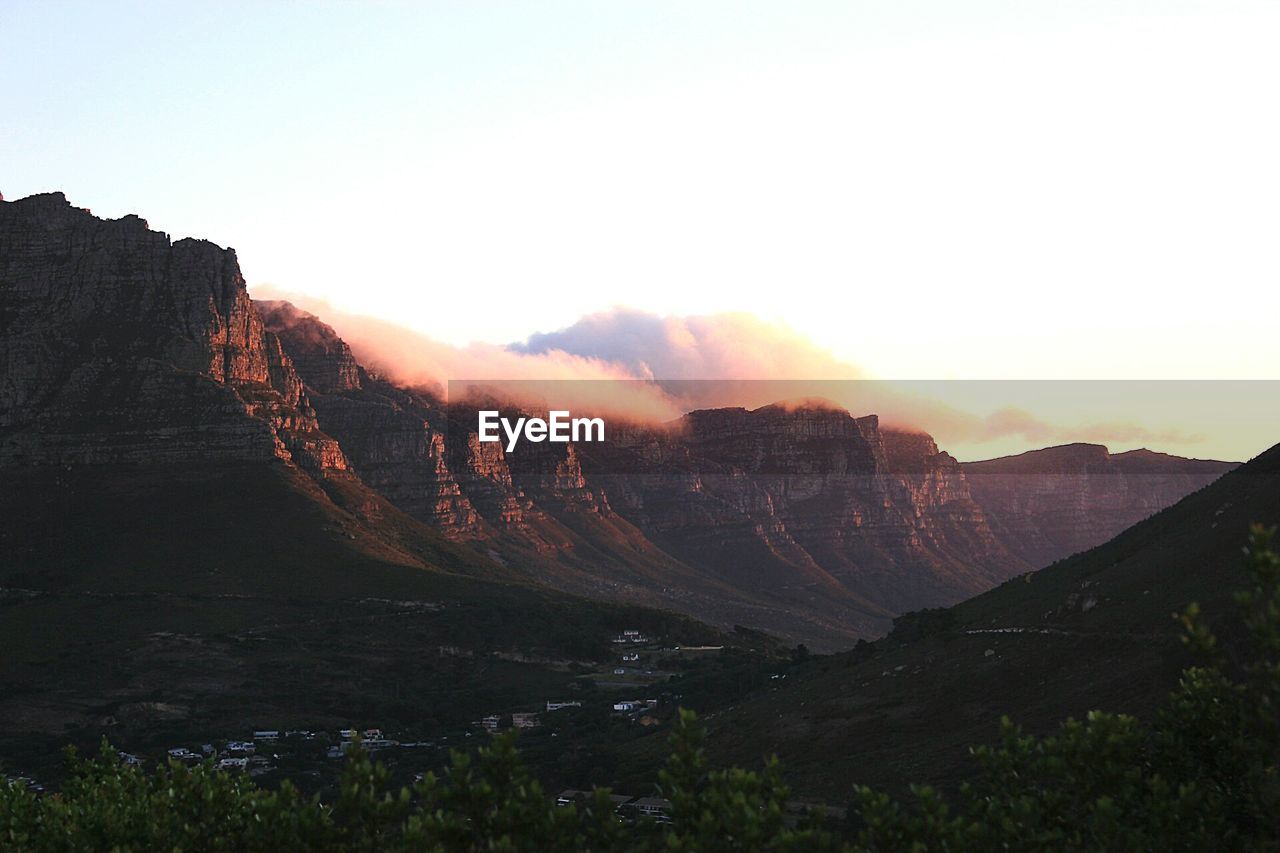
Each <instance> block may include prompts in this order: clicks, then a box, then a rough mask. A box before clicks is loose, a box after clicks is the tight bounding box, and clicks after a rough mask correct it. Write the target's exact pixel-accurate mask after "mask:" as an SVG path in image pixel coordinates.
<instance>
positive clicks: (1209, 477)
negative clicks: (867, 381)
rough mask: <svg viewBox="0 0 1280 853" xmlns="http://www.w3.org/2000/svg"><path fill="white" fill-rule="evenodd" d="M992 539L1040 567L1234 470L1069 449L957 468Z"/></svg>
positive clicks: (1139, 454) (1145, 453)
mask: <svg viewBox="0 0 1280 853" xmlns="http://www.w3.org/2000/svg"><path fill="white" fill-rule="evenodd" d="M962 467H963V469H964V472H965V474H966V476H967V477H968V480H969V483H970V488H971V490H972V492H973V494H974V496H975V498H976V499H977V500H978V501H979V503H981V505H982V506H983V507H984V508H985V509H986V511H987V513H988V515H989V517H990V518H991V522H992V526H993V528H994V529H995V531H996V533H997V535H998V538H999V539H1000V541H1001V542H1002V543H1004V545H1005V546H1006V547H1007V548H1008V549H1009V550H1010V551H1012V552H1013V553H1015V554H1018V555H1019V556H1020V557H1021V558H1022V559H1023V560H1024V561H1026V562H1028V563H1029V564H1031V566H1033V567H1036V568H1039V567H1041V566H1046V565H1048V564H1049V563H1052V562H1053V561H1055V560H1059V559H1062V558H1063V557H1067V556H1070V555H1072V554H1075V553H1078V552H1080V551H1085V550H1088V549H1089V548H1092V547H1094V546H1097V545H1100V544H1102V543H1103V542H1106V541H1107V540H1109V539H1111V538H1112V537H1114V536H1116V535H1118V534H1119V533H1120V532H1121V531H1122V530H1125V529H1126V528H1128V527H1131V526H1132V525H1134V524H1136V523H1137V522H1139V521H1141V520H1142V519H1144V518H1147V517H1148V516H1151V515H1154V514H1155V513H1157V512H1159V511H1160V510H1162V509H1164V508H1165V507H1167V506H1170V505H1172V504H1174V503H1177V502H1178V501H1179V500H1181V499H1182V498H1184V497H1186V496H1187V495H1189V494H1191V493H1192V492H1194V491H1197V490H1198V489H1201V488H1203V487H1204V486H1207V485H1208V484H1209V483H1211V482H1213V481H1214V480H1216V479H1218V478H1219V477H1220V476H1222V475H1223V474H1225V473H1226V472H1227V471H1230V470H1231V469H1232V468H1234V467H1236V466H1235V463H1231V462H1216V461H1212V460H1202V459H1184V458H1181V457H1178V456H1169V455H1167V454H1163V453H1154V452H1152V451H1150V450H1133V451H1129V452H1127V453H1116V454H1112V453H1110V452H1109V451H1108V450H1107V448H1105V447H1103V446H1102V445H1098V444H1068V445H1063V446H1061V447H1049V448H1045V449H1044V450H1034V451H1031V452H1029V453H1023V454H1020V455H1018V456H1006V457H1002V458H1000V459H989V460H986V461H983V462H967V463H965V464H964V465H963V466H962Z"/></svg>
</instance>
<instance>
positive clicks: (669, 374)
mask: <svg viewBox="0 0 1280 853" xmlns="http://www.w3.org/2000/svg"><path fill="white" fill-rule="evenodd" d="M509 349H511V350H514V351H516V352H521V353H528V354H531V355H548V354H551V353H555V352H561V353H567V354H570V355H575V356H580V357H583V358H597V359H601V360H604V361H608V362H611V363H613V364H617V365H619V366H621V367H623V368H625V369H626V370H628V371H629V372H630V373H631V374H632V375H634V376H638V377H641V378H645V379H756V380H759V379H858V378H861V377H862V371H860V370H859V369H858V368H857V367H855V366H853V365H852V364H849V363H848V362H845V361H842V360H840V359H838V358H836V357H835V356H834V355H832V354H831V353H830V352H829V351H827V350H825V349H823V348H822V347H819V346H817V345H816V344H814V343H813V342H811V341H809V340H807V339H805V338H804V337H802V336H801V335H799V334H797V333H796V332H794V331H792V330H791V329H789V328H787V327H786V326H784V325H781V324H777V323H769V322H766V321H764V320H761V319H760V318H758V317H755V316H753V315H751V314H744V313H725V314H709V315H702V316H693V317H675V316H666V317H663V316H659V315H657V314H650V313H647V312H644V311H638V310H635V309H630V308H615V309H613V310H611V311H603V312H600V313H596V314H589V315H587V316H586V317H583V318H582V319H580V320H578V321H577V322H576V323H574V324H573V325H571V326H566V327H565V328H563V329H560V330H558V331H554V332H546V333H538V334H534V335H530V336H529V338H528V339H527V340H525V341H524V342H523V343H519V344H513V345H512V346H511V347H509Z"/></svg>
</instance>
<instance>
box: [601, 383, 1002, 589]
mask: <svg viewBox="0 0 1280 853" xmlns="http://www.w3.org/2000/svg"><path fill="white" fill-rule="evenodd" d="M616 444H617V445H619V446H615V447H613V448H610V451H609V452H610V453H612V454H613V456H612V458H609V459H607V460H601V461H600V464H599V466H598V467H599V469H603V470H604V471H605V472H606V473H604V474H602V475H600V476H599V477H598V478H596V479H598V480H601V481H603V483H604V491H605V492H606V493H607V494H608V496H609V499H610V502H611V505H612V506H613V508H614V509H615V510H616V511H617V512H619V513H621V514H622V515H624V516H626V517H628V518H630V519H631V520H633V521H634V522H635V523H636V524H637V525H638V526H640V528H641V529H643V530H645V531H646V533H648V534H649V535H650V536H651V537H653V538H654V539H655V541H657V542H658V543H659V544H660V545H662V546H663V547H664V548H665V549H666V550H668V551H669V552H671V553H674V554H676V555H678V556H680V557H681V558H682V559H685V560H688V561H694V562H700V563H704V564H707V565H709V566H713V567H716V568H717V569H718V570H719V571H720V572H721V573H722V574H723V576H724V577H725V578H726V580H730V581H732V582H734V583H747V584H752V585H755V586H758V587H760V588H762V589H763V588H777V587H792V588H798V587H803V586H811V587H812V588H813V589H814V590H815V591H818V590H821V589H823V588H827V587H832V586H834V587H838V588H840V589H842V590H844V591H846V592H849V593H852V594H853V595H854V596H856V597H858V598H860V599H864V600H868V601H873V602H876V603H877V604H878V605H880V606H883V607H886V608H888V609H891V610H899V609H911V608H913V607H920V606H926V605H931V604H938V603H942V602H944V601H949V600H954V599H956V598H958V597H963V596H964V595H965V594H968V593H969V592H971V591H974V590H977V589H985V588H987V587H989V586H991V585H992V584H994V583H996V582H998V581H999V580H1001V579H1003V578H1004V577H1007V576H1008V575H1009V574H1011V573H1014V572H1017V571H1021V570H1022V569H1023V568H1024V566H1023V564H1022V563H1021V561H1019V560H1018V559H1016V558H1015V557H1013V556H1012V555H1010V554H1009V553H1008V552H1007V551H1005V550H1004V549H1003V548H1002V547H1001V546H1000V544H999V543H998V542H997V541H996V539H995V537H994V536H993V535H992V533H991V530H990V529H989V527H988V526H987V524H986V521H985V518H984V516H983V514H982V511H981V509H980V508H979V507H978V506H977V505H976V504H975V503H974V501H973V500H972V497H971V496H970V495H969V492H968V488H967V486H966V484H965V478H964V474H963V472H962V471H960V469H959V466H958V464H957V463H956V462H955V460H954V459H952V458H951V457H950V456H949V455H947V454H945V453H940V452H939V451H938V449H937V447H936V445H935V444H934V443H933V440H932V439H931V438H929V437H928V436H923V435H922V436H914V435H908V434H905V433H893V432H887V431H882V430H881V428H880V425H879V420H878V418H876V417H875V416H867V417H853V416H852V415H850V414H849V413H848V412H846V411H843V410H840V409H837V408H834V407H828V406H799V407H796V406H780V405H779V406H766V407H764V408H761V409H756V410H754V411H748V410H745V409H734V408H731V409H716V410H707V411H698V412H691V413H690V414H689V415H687V416H686V417H685V418H684V419H683V421H682V423H681V424H680V425H679V427H678V428H677V429H674V430H667V431H663V432H661V433H658V432H654V433H649V434H646V433H645V432H644V431H643V430H636V431H633V432H632V433H631V434H628V435H624V436H623V437H622V438H621V439H619V441H618V442H617V443H616ZM628 449H629V450H630V451H632V456H633V458H631V459H629V460H628V459H625V458H619V456H620V454H623V453H625V452H626V450H628ZM583 453H584V455H586V456H587V458H588V459H591V458H592V457H593V451H592V450H589V449H587V448H585V447H584V449H583ZM622 471H625V472H626V473H625V474H624V473H618V472H622ZM587 476H588V480H589V481H591V480H592V479H593V471H592V467H591V466H590V465H588V466H587Z"/></svg>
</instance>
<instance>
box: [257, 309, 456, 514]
mask: <svg viewBox="0 0 1280 853" xmlns="http://www.w3.org/2000/svg"><path fill="white" fill-rule="evenodd" d="M255 304H256V306H257V308H258V311H259V313H260V314H261V316H262V318H263V322H264V323H265V325H266V328H267V329H268V330H269V333H270V334H272V335H274V336H276V337H277V338H278V339H279V340H280V341H282V342H283V346H284V348H285V350H286V351H287V352H288V354H289V357H290V358H291V360H292V361H293V364H294V365H295V366H296V368H297V372H298V374H299V376H300V377H301V379H302V381H303V383H304V385H305V390H306V394H307V396H308V398H309V400H310V401H311V405H312V407H313V408H314V410H315V412H316V416H317V421H318V423H320V424H321V425H322V426H323V429H324V430H325V431H326V432H327V433H328V434H330V435H333V436H335V437H336V438H337V439H338V441H339V442H340V443H341V445H342V447H343V449H344V451H345V453H346V455H347V457H348V458H349V459H350V460H351V464H352V466H353V467H354V469H355V470H356V472H357V473H358V474H359V475H360V478H361V479H362V480H363V481H364V483H365V484H366V485H368V486H370V487H371V488H373V489H374V490H376V491H378V492H379V493H381V494H382V495H383V496H384V497H386V498H387V499H388V500H390V501H391V502H392V503H393V504H394V505H396V506H397V507H399V508H400V509H402V510H404V511H405V512H408V513H409V514H410V515H413V516H414V517H416V518H418V519H420V520H422V521H425V522H427V523H429V524H431V525H432V526H434V527H436V528H437V529H439V530H441V531H443V532H444V533H446V534H447V535H449V536H451V537H453V538H469V537H472V536H476V535H479V534H480V533H481V519H480V515H479V513H477V512H476V509H475V507H474V506H473V505H472V503H471V501H470V500H468V499H467V497H466V496H464V495H463V494H462V490H461V488H460V487H459V485H458V482H457V480H456V479H455V478H454V476H453V474H452V472H451V471H450V470H449V465H448V461H447V456H448V451H447V448H446V446H445V440H444V432H443V430H442V428H441V427H442V424H443V419H444V412H443V409H442V408H441V406H440V405H439V404H438V402H437V401H436V400H434V399H432V398H430V397H428V396H427V395H425V394H421V393H416V392H414V391H411V390H408V389H404V388H398V387H396V386H394V385H392V384H391V383H389V382H386V381H384V380H381V379H379V378H377V377H373V376H370V375H369V374H368V373H366V372H365V371H364V370H363V369H362V368H361V367H360V366H359V365H358V364H357V363H356V360H355V358H354V357H353V356H352V355H351V348H350V347H348V346H347V344H346V342H345V341H343V340H342V339H341V338H339V337H338V335H337V334H336V333H335V332H334V331H333V329H332V328H330V327H329V326H327V325H326V324H324V323H323V322H321V321H320V319H319V318H317V317H315V316H314V315H312V314H309V313H307V312H305V311H301V310H299V309H297V308H295V307H294V306H293V305H291V304H289V303H288V302H257V303H255Z"/></svg>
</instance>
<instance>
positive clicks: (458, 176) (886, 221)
mask: <svg viewBox="0 0 1280 853" xmlns="http://www.w3.org/2000/svg"><path fill="white" fill-rule="evenodd" d="M1277 44H1280V3H1278V2H1275V0H1268V1H1267V2H1233V0H1210V2H1203V3H1201V2H1174V0H1153V2H1144V3H1139V2H1123V0H1105V2H1074V3H1064V2H1048V3H1041V2H1031V0H1009V1H1008V2H965V3H958V2H947V0H938V2H912V0H885V2H832V3H800V2H797V3H777V2H769V3H758V4H753V3H743V2H732V3H730V2H725V3H719V2H702V1H701V0H699V2H689V0H681V2H672V3H660V2H644V3H620V2H619V3H599V2H583V3H544V2H539V3H512V4H500V3H461V2H460V3H395V2H383V3H368V4H362V3H354V2H352V3H340V4H336V3H335V4H313V3H252V4H245V5H236V4H230V3H207V4H195V3H183V4H169V3H163V4H161V3H157V4H150V5H148V4H120V3H111V2H101V3H85V4H74V3H48V2H39V3H36V2H14V0H5V2H3V4H0V81H3V82H2V83H0V117H2V119H0V192H3V193H4V195H5V197H6V198H8V199H11V200H12V199H15V198H19V197H21V196H25V195H28V194H31V193H34V192H41V191H48V190H54V189H60V190H63V191H65V192H66V193H67V195H68V197H69V198H70V199H71V201H72V202H73V203H75V204H77V205H80V206H83V207H89V208H91V209H93V210H94V212H95V213H98V214H99V215H105V216H113V217H114V216H120V215H123V214H126V213H138V214H140V215H142V216H144V217H145V218H147V219H148V220H149V221H150V223H151V225H152V227H154V228H157V229H160V230H164V231H168V232H169V233H171V234H172V235H174V236H175V237H180V236H199V237H207V238H209V239H211V240H214V241H215V242H217V243H220V244H223V245H231V246H234V247H235V248H236V249H237V250H238V252H239V254H240V260H241V264H242V266H243V268H244V270H245V274H246V277H247V278H248V280H249V282H250V284H251V286H253V285H257V284H271V285H273V286H275V287H277V288H281V289H284V290H291V291H298V292H302V293H306V294H308V295H310V296H312V297H315V298H319V299H324V300H327V301H329V302H330V303H332V304H333V305H335V306H337V307H339V308H342V309H344V310H347V311H352V312H357V313H364V314H370V315H374V316H378V317H382V318H386V319H391V320H394V321H396V322H398V323H401V324H404V325H406V326H409V327H411V328H413V329H415V330H417V331H420V332H423V333H426V334H428V335H431V336H433V337H436V338H438V339H441V340H444V341H447V342H452V343H465V342H469V341H484V342H490V343H505V342H509V341H515V340H521V339H523V338H525V337H526V336H527V335H529V334H530V333H533V332H538V331H542V332H546V331H551V330H554V329H557V328H560V327H564V326H567V325H569V324H571V323H573V322H574V321H575V320H576V319H578V317H580V316H581V315H583V314H586V313H589V312H594V311H600V310H604V309H608V308H610V307H613V306H619V305H622V306H628V307H632V308H637V309H642V310H645V311H651V312H656V313H658V314H664V315H666V314H675V315H688V314H702V313H711V312H720V311H747V312H751V313H753V314H755V315H757V316H759V317H760V318H762V319H764V320H767V321H775V322H783V323H785V324H787V325H788V326H790V327H791V328H792V329H794V330H796V331H797V332H799V333H801V334H803V335H806V336H808V337H809V338H811V339H812V340H813V341H815V342H816V343H818V344H819V345H821V346H823V347H826V348H828V349H829V350H831V351H832V352H833V353H834V354H835V355H836V356H837V357H839V358H841V359H846V360H848V361H850V362H852V363H854V364H857V365H859V366H860V367H862V368H863V369H864V370H866V371H867V373H868V374H869V375H872V376H878V377H883V378H931V379H933V378H956V377H958V378H1066V377H1070V378H1109V377H1127V378H1280V376H1278V374H1280V335H1277V334H1276V332H1275V324H1276V316H1277V313H1276V309H1277V307H1278V306H1277V301H1278V300H1277V297H1276V295H1275V294H1276V292H1277V285H1280V252H1277V248H1276V247H1277V245H1280V243H1278V242H1277V241H1278V235H1280V154H1277V152H1280V109H1277V108H1276V104H1277V91H1276V86H1277V83H1278V82H1280V50H1277V49H1276V45H1277Z"/></svg>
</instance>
